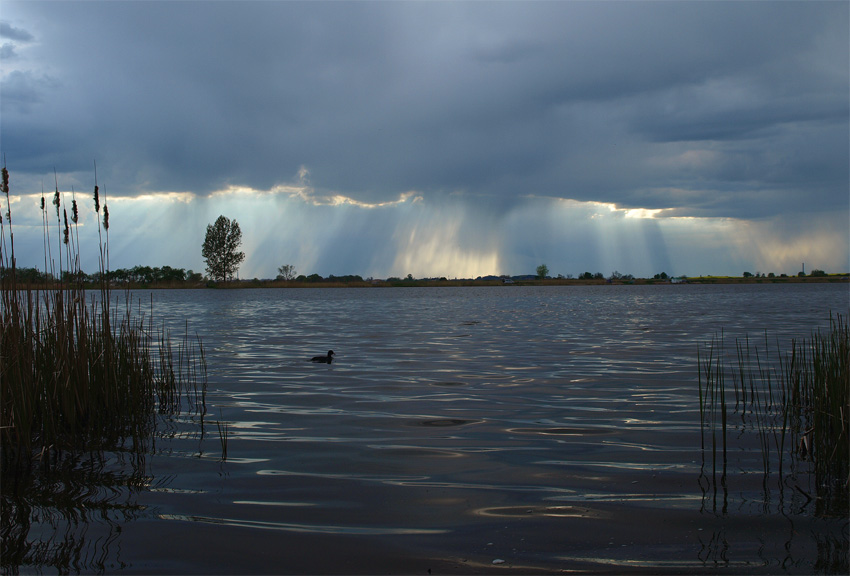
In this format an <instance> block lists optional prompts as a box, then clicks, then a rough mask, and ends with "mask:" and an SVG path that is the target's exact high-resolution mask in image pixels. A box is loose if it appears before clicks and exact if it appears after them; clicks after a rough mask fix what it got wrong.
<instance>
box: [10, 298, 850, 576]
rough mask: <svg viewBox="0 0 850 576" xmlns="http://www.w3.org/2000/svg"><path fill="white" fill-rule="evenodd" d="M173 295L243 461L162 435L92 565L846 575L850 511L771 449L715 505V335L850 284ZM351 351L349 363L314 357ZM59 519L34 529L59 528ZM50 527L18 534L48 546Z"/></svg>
mask: <svg viewBox="0 0 850 576" xmlns="http://www.w3.org/2000/svg"><path fill="white" fill-rule="evenodd" d="M136 297H141V298H147V296H146V295H136ZM153 298H154V312H155V314H156V315H157V316H158V317H164V320H165V321H166V322H167V323H172V324H173V326H174V327H175V328H181V329H182V328H183V326H184V323H185V321H186V319H187V318H188V319H189V326H190V330H192V331H194V330H197V331H198V333H199V334H200V336H201V338H202V339H203V341H204V345H205V348H206V351H207V362H208V368H209V388H208V394H207V405H208V411H209V413H210V414H214V415H216V417H218V415H219V414H220V415H221V416H220V417H221V419H222V420H224V421H226V422H227V423H228V457H227V460H226V461H224V462H222V461H221V458H220V455H221V454H220V450H221V447H220V442H219V438H218V437H217V435H216V434H215V433H212V434H207V435H206V436H204V437H200V438H199V437H198V436H197V435H195V436H193V435H189V434H182V433H175V434H171V435H168V436H167V437H164V438H160V439H159V440H158V442H157V445H156V449H155V450H153V451H152V453H151V454H150V455H149V456H148V457H147V463H146V466H145V469H144V470H140V471H139V472H138V474H139V476H138V482H137V483H135V484H134V482H135V481H130V480H129V479H128V478H115V482H116V485H117V486H120V487H121V488H119V489H117V491H112V490H109V489H104V492H103V493H104V494H107V493H108V494H109V495H110V498H112V500H110V502H112V504H113V505H116V506H117V504H115V502H116V501H120V502H121V503H122V506H123V507H124V508H126V509H127V510H128V512H127V514H126V515H124V516H121V515H119V514H118V513H117V512H115V511H110V512H109V513H108V514H107V515H106V516H107V517H108V518H110V520H109V521H106V520H100V517H98V519H97V520H96V521H94V520H93V519H92V514H91V513H90V512H87V514H88V516H86V520H85V521H84V522H83V524H84V525H86V526H89V528H88V530H89V532H88V533H84V535H83V536H82V538H87V539H90V541H92V542H97V544H96V546H95V548H85V550H86V552H85V553H83V552H82V551H81V552H79V553H77V557H78V558H76V559H75V560H73V561H71V560H68V564H67V565H68V566H72V565H73V564H74V562H77V563H79V564H80V565H85V566H87V569H88V570H103V569H106V570H109V571H118V570H122V569H124V570H127V571H135V572H159V573H166V572H183V573H185V572H191V573H208V572H216V571H218V570H220V567H221V566H222V565H225V564H224V563H227V562H228V560H227V558H228V556H227V554H228V552H227V551H228V550H230V552H229V554H230V558H231V560H232V558H233V555H235V554H236V555H238V557H239V561H240V563H241V564H240V568H239V571H240V572H243V573H269V572H274V573H280V572H289V573H293V572H297V573H310V572H361V573H362V572H419V573H425V572H426V569H428V568H433V569H434V570H435V571H442V572H471V571H475V570H483V571H488V570H492V569H493V566H495V565H496V564H493V562H494V561H495V560H501V561H502V562H499V563H498V564H497V565H498V566H499V569H500V570H502V569H504V570H508V569H513V570H515V571H518V572H527V571H535V570H536V571H544V572H554V571H558V570H562V569H566V570H570V569H574V570H580V571H598V572H612V571H614V572H619V571H623V570H626V569H635V570H643V571H652V572H664V571H666V572H673V573H677V572H683V571H691V570H699V569H713V568H714V567H720V566H722V567H723V568H724V570H726V571H731V572H736V571H737V572H739V573H741V572H747V573H749V572H752V571H762V572H771V571H776V570H785V571H790V572H800V573H807V572H814V571H824V572H832V571H835V568H839V569H840V568H842V567H846V561H845V562H844V563H843V564H842V563H841V562H837V561H836V560H835V559H836V558H840V557H841V554H842V553H843V554H844V556H845V558H846V550H847V545H846V542H847V523H846V520H844V519H829V518H819V517H817V516H816V515H815V514H814V513H813V512H812V510H811V507H807V506H802V505H797V504H795V505H793V506H788V505H785V506H783V507H782V508H781V510H782V514H779V513H778V512H777V510H778V508H777V505H776V502H765V498H764V491H763V490H762V486H761V482H760V477H758V474H757V472H758V471H759V470H760V468H761V461H760V456H759V454H758V453H757V452H756V451H755V450H751V449H750V447H749V446H747V445H744V446H742V447H741V448H740V449H739V450H736V451H734V455H733V457H732V460H730V463H729V467H730V469H731V470H733V471H734V472H735V473H736V474H738V475H739V476H740V477H741V478H743V479H744V480H743V481H741V482H740V483H739V484H736V485H735V487H734V489H731V488H730V489H729V490H727V491H726V493H722V494H721V496H720V499H719V500H718V505H717V506H714V505H713V502H707V500H706V496H705V490H704V488H701V485H700V483H699V473H700V453H699V451H700V419H699V406H698V396H697V347H698V345H700V344H702V343H704V342H706V341H708V340H710V339H711V337H712V336H713V335H714V334H717V333H719V332H720V331H721V330H723V332H724V334H725V335H726V337H727V338H732V339H734V338H735V337H736V336H739V335H740V336H743V335H744V334H747V333H750V334H761V333H763V331H764V330H765V329H767V330H769V331H771V333H772V334H776V335H777V337H779V338H780V339H783V340H785V341H790V339H791V338H792V337H798V338H799V337H805V336H808V335H809V333H810V331H811V330H812V329H814V328H816V327H819V326H820V327H824V326H827V325H828V322H829V315H830V311H833V312H834V311H836V310H846V309H847V308H848V305H850V302H848V292H847V287H846V285H836V286H833V285H812V286H773V285H761V286H710V287H705V286H685V285H677V286H669V285H668V286H654V287H653V286H599V287H546V288H542V287H541V288H532V287H515V286H505V287H493V288H459V289H455V288H445V289H444V288H428V289H418V288H401V289H383V288H381V289H378V288H376V289H352V290H348V289H327V290H323V289H304V290H302V289H292V290H285V289H284V290H238V291H236V290H233V291H231V290H204V291H161V292H155V293H154V294H153ZM328 349H333V350H334V352H335V357H334V363H333V364H313V363H311V362H310V361H309V359H310V358H312V357H313V356H315V355H317V354H323V353H325V352H326V351H327V350H328ZM208 427H209V424H208ZM130 476H132V474H130ZM133 477H134V476H133ZM750 480H752V481H750ZM86 482H88V480H87V479H85V478H84V477H80V478H79V479H76V480H73V481H70V480H69V483H77V484H78V485H79V486H87V484H86ZM130 485H133V486H138V489H135V488H134V489H133V490H131V489H130V488H129V487H128V486H130ZM78 489H79V488H78ZM87 489H88V488H83V489H82V490H87ZM115 494H119V495H120V497H119V496H115ZM5 495H6V487H5V486H4V497H5ZM68 502H69V505H71V504H70V503H71V501H70V500H68ZM74 505H75V504H74ZM93 506H94V508H95V509H98V507H97V504H93ZM72 507H73V506H72ZM124 508H122V513H123V511H124ZM68 514H70V512H68ZM48 516H49V515H46V516H39V514H32V515H31V517H33V518H36V520H33V521H32V522H31V526H36V524H37V525H38V526H37V529H38V530H39V531H40V533H43V534H49V536H48V537H47V539H48V540H50V539H51V538H52V540H50V541H51V542H58V541H59V540H62V539H63V538H64V536H63V534H64V533H63V528H62V527H61V526H54V525H53V524H51V523H50V522H49V520H48ZM788 518H790V520H785V519H788ZM779 519H783V520H782V521H781V522H778V520H779ZM4 522H5V516H4ZM64 522H66V523H68V522H69V521H68V520H65V521H64ZM791 524H793V530H792V528H791ZM4 526H5V524H4ZM77 526H78V527H79V526H80V524H79V523H78V524H77ZM104 528H105V529H106V532H107V533H112V534H113V535H118V534H120V536H117V537H118V538H120V540H121V545H120V554H117V552H115V550H116V546H115V545H114V544H113V545H111V548H110V546H106V544H107V543H108V542H110V540H109V538H110V537H109V536H108V535H107V536H105V537H104V539H100V540H99V539H98V538H100V537H99V536H96V535H95V532H96V531H97V530H100V529H104ZM33 530H34V529H30V531H29V533H30V535H29V536H27V535H24V536H21V535H20V534H17V533H16V534H14V535H10V537H11V538H13V539H14V541H15V542H16V543H17V542H21V544H20V545H21V546H24V547H25V545H24V544H23V542H22V541H21V539H28V541H34V540H33V536H32V534H33V533H34V532H33ZM281 533H284V534H286V536H285V538H283V539H281V538H280V536H279V535H280V534H281ZM154 536H155V538H154V539H153V540H152V538H153V537H154ZM6 541H7V540H6V533H5V532H4V549H5V543H6ZM10 541H11V540H10ZM150 542H155V543H156V544H150ZM177 542H180V543H181V545H178V544H177ZM16 547H17V544H16ZM104 547H106V548H110V552H109V554H106V555H104V554H101V556H100V557H102V558H103V559H101V560H97V561H94V560H93V559H95V558H98V556H97V554H95V553H92V552H91V550H102V549H103V548H104ZM201 550H203V552H202V551H201ZM328 550H336V551H338V552H339V555H338V556H334V557H336V558H338V559H337V560H336V561H333V559H332V558H331V555H329V554H328V552H327V551H328ZM30 557H33V556H32V554H30ZM107 557H109V558H110V560H109V561H108V562H107V561H106V560H105V558H107ZM346 558H347V559H348V560H345V559H346ZM355 559H360V560H362V561H363V562H366V564H364V565H360V564H357V563H356V562H355ZM32 562H33V563H34V564H35V565H41V566H52V564H50V562H48V561H45V560H41V562H40V563H39V561H38V560H32ZM98 562H99V563H98ZM4 565H5V564H4ZM70 569H71V570H73V569H74V568H70Z"/></svg>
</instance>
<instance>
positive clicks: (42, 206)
mask: <svg viewBox="0 0 850 576" xmlns="http://www.w3.org/2000/svg"><path fill="white" fill-rule="evenodd" d="M41 209H42V211H43V210H44V196H42V197H41Z"/></svg>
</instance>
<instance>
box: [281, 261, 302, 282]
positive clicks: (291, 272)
mask: <svg viewBox="0 0 850 576" xmlns="http://www.w3.org/2000/svg"><path fill="white" fill-rule="evenodd" d="M297 274H298V273H297V272H296V271H295V266H293V265H292V264H284V265H283V266H281V267H280V268H278V269H277V280H284V281H286V282H289V281H290V280H295V276H296V275H297Z"/></svg>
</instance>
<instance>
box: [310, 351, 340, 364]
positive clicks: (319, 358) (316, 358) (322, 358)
mask: <svg viewBox="0 0 850 576" xmlns="http://www.w3.org/2000/svg"><path fill="white" fill-rule="evenodd" d="M333 356H334V351H333V350H328V355H327V356H313V358H312V360H310V362H321V363H323V364H330V363H331V362H333V360H334V358H333Z"/></svg>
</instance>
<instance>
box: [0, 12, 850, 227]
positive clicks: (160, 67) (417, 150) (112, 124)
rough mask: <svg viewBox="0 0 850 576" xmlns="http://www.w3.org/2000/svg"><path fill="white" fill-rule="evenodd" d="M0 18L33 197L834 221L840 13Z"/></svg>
mask: <svg viewBox="0 0 850 576" xmlns="http://www.w3.org/2000/svg"><path fill="white" fill-rule="evenodd" d="M4 18H6V19H8V22H11V23H13V24H14V25H13V24H10V23H5V22H4V23H3V24H2V26H0V35H2V36H3V37H4V38H7V39H9V40H10V41H11V42H13V43H15V44H14V55H15V57H14V58H13V60H10V63H11V62H12V61H13V62H14V68H10V69H9V70H8V72H7V71H6V70H4V73H3V78H2V85H0V88H1V89H2V95H3V98H2V113H3V125H2V142H3V151H4V152H6V153H7V154H8V157H9V161H10V164H11V167H12V168H14V169H15V170H17V171H18V172H21V173H22V174H21V175H20V176H19V178H21V180H22V182H30V183H31V184H32V185H33V186H34V185H35V184H36V183H37V182H38V181H39V179H40V178H42V175H43V174H44V173H45V172H50V171H52V168H53V167H54V166H55V167H56V168H57V170H58V171H59V172H60V174H63V175H64V176H65V178H66V181H68V182H74V183H79V184H80V185H85V186H86V187H88V182H89V180H91V166H92V161H93V159H96V160H97V162H98V172H99V178H100V180H101V182H105V183H107V187H108V188H111V189H112V190H111V193H112V194H114V195H134V194H140V193H151V192H153V193H156V192H159V191H191V192H193V193H196V194H199V195H206V194H209V193H211V192H213V191H215V190H219V189H221V188H223V187H226V186H227V185H230V184H233V185H242V186H249V187H252V188H255V189H261V190H266V189H269V188H271V187H273V186H274V185H276V184H280V183H286V182H295V181H297V174H298V173H299V170H301V169H302V167H306V168H307V169H309V171H310V179H311V180H310V181H311V185H312V186H313V188H314V191H315V193H316V194H318V195H322V194H330V193H338V194H342V195H344V196H347V197H350V198H353V199H355V200H358V201H362V202H385V201H389V200H394V199H396V198H398V196H399V194H401V193H403V192H406V191H409V190H415V191H416V192H417V193H418V194H420V195H422V197H423V198H424V201H425V202H426V203H431V204H435V205H437V204H439V205H442V204H443V203H444V202H445V201H447V199H452V201H454V202H462V204H456V205H457V206H458V207H459V208H458V209H463V210H464V211H465V212H464V213H466V214H469V215H474V214H479V213H486V214H487V218H488V219H490V218H493V219H498V218H499V217H500V216H502V217H504V216H506V215H508V214H509V212H510V210H512V209H515V208H516V207H517V206H519V205H520V204H521V203H522V202H524V201H525V200H524V199H525V198H527V197H529V196H534V197H551V198H566V199H574V200H579V201H594V202H603V203H613V204H617V205H618V206H621V207H624V208H647V209H667V210H668V211H667V212H665V213H664V214H665V215H678V216H703V217H737V218H747V219H749V218H753V219H759V218H762V219H764V218H773V217H781V216H783V215H787V214H790V213H798V212H811V213H818V212H834V211H836V210H838V211H847V210H848V203H850V200H848V170H850V168H849V167H848V158H850V145H848V138H847V134H848V131H850V122H849V121H848V118H850V107H848V93H849V92H850V88H849V87H848V84H849V83H850V80H848V69H850V63H849V62H848V51H847V43H848V35H849V34H848V20H849V19H850V15H849V14H848V5H847V3H841V2H746V3H710V2H675V3H669V2H660V3H648V2H624V3H620V2H605V3H586V2H540V3H512V2H500V3H425V2H409V3H408V2H405V3H371V2H362V3H361V2H344V3H315V2H303V3H302V2H173V3H171V2H169V3H164V2H156V3H147V2H115V3H104V2H63V3H53V2H5V3H4ZM4 50H5V49H4ZM10 50H11V49H10ZM4 53H6V52H5V51H4ZM9 53H10V54H11V53H12V52H9ZM5 64H6V59H5V57H4V68H5ZM461 206H462V208H460V207H461ZM467 207H469V208H467ZM470 217H471V216H470Z"/></svg>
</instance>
